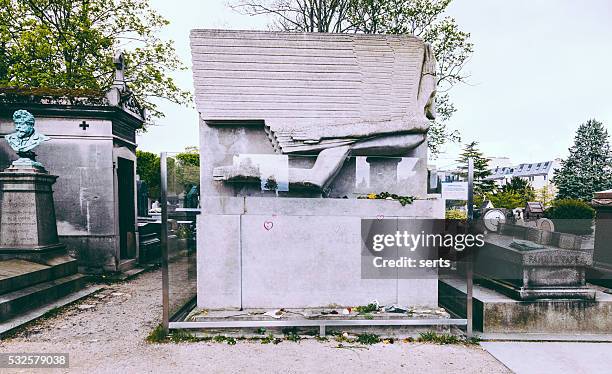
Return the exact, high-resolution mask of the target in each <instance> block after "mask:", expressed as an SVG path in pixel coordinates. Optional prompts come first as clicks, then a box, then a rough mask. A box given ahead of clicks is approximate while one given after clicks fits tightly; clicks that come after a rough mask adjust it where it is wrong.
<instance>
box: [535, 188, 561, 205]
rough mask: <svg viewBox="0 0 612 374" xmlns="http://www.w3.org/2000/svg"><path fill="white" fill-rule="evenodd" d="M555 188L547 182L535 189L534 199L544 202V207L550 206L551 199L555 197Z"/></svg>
mask: <svg viewBox="0 0 612 374" xmlns="http://www.w3.org/2000/svg"><path fill="white" fill-rule="evenodd" d="M555 195H556V193H555V188H554V185H552V184H547V185H545V186H542V188H538V189H537V190H536V197H535V201H539V202H541V203H542V204H544V206H545V207H548V206H550V204H551V203H552V201H553V200H554V199H555Z"/></svg>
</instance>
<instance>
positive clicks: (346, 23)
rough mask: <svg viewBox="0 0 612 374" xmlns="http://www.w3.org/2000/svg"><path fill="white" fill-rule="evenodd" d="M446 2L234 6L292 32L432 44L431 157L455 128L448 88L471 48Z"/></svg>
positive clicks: (262, 0)
mask: <svg viewBox="0 0 612 374" xmlns="http://www.w3.org/2000/svg"><path fill="white" fill-rule="evenodd" d="M451 1H452V0H236V1H234V3H233V4H234V5H233V7H234V9H236V10H238V11H241V12H243V13H246V14H250V15H268V16H271V17H272V25H271V26H272V28H274V29H279V30H285V31H298V32H337V33H365V34H381V33H386V34H409V35H414V36H417V37H420V38H422V39H423V40H424V41H425V42H428V43H430V44H431V45H432V47H433V50H434V54H435V57H436V60H437V61H438V72H437V77H438V93H437V95H436V110H437V114H438V118H437V119H436V120H435V121H432V124H431V128H430V130H429V137H428V146H429V149H430V151H431V154H432V155H433V156H435V155H436V154H438V153H439V152H440V148H441V146H442V145H443V144H445V143H446V142H447V141H453V142H456V141H459V140H460V136H459V132H458V131H456V130H454V131H451V130H450V129H449V128H448V126H447V125H446V123H447V121H448V119H449V118H450V117H451V116H452V115H453V113H455V112H456V108H455V106H454V105H453V103H452V101H451V98H450V96H449V90H450V89H451V88H452V87H453V86H454V85H455V84H457V83H459V82H465V80H466V79H467V75H466V74H465V73H464V72H463V69H464V67H465V65H466V63H467V61H468V59H469V57H470V56H471V55H472V52H473V51H474V45H473V44H472V42H471V41H470V34H469V33H467V32H465V31H462V30H461V29H460V27H459V25H458V24H457V23H456V21H455V20H454V19H453V18H452V17H449V16H445V14H444V13H445V11H446V9H447V8H448V6H449V4H450V3H451Z"/></svg>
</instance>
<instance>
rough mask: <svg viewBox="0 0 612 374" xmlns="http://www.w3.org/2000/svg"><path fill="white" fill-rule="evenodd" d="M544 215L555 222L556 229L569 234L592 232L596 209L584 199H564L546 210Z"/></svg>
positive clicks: (555, 202)
mask: <svg viewBox="0 0 612 374" xmlns="http://www.w3.org/2000/svg"><path fill="white" fill-rule="evenodd" d="M544 217H546V218H549V219H551V220H552V221H553V223H554V224H555V231H559V232H565V233H569V234H577V235H584V234H591V233H592V232H593V229H592V228H591V226H592V224H593V218H594V217H595V209H593V208H591V206H590V205H589V204H587V203H585V202H583V201H580V200H574V199H562V200H556V201H554V202H553V205H552V206H551V207H550V208H548V209H546V210H545V211H544Z"/></svg>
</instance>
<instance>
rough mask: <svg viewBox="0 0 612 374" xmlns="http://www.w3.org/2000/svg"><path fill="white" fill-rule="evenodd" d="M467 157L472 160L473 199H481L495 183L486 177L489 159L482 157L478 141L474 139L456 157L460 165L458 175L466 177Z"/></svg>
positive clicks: (488, 173) (491, 189)
mask: <svg viewBox="0 0 612 374" xmlns="http://www.w3.org/2000/svg"><path fill="white" fill-rule="evenodd" d="M469 158H472V159H473V160H474V200H475V201H482V198H484V196H485V195H486V194H488V193H491V192H493V191H494V190H495V183H494V182H493V181H492V180H487V179H486V178H487V177H488V176H490V175H491V171H490V170H489V161H490V159H488V158H486V157H484V155H483V154H482V152H480V150H478V142H475V141H474V142H471V143H468V144H466V145H465V147H464V148H463V151H462V152H461V154H459V158H458V159H457V163H459V164H460V165H461V166H459V170H460V173H459V175H460V176H462V177H467V173H468V159H469Z"/></svg>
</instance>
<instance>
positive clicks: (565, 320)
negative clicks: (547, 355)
mask: <svg viewBox="0 0 612 374" xmlns="http://www.w3.org/2000/svg"><path fill="white" fill-rule="evenodd" d="M438 290H439V295H440V306H441V307H443V308H445V309H447V310H448V311H449V312H451V313H452V314H454V315H457V316H459V317H463V318H465V315H466V312H465V311H466V309H465V307H466V304H465V302H466V291H465V290H466V285H465V282H464V281H460V280H449V279H445V280H441V281H440V284H439V288H438ZM592 291H593V293H594V294H595V298H594V299H593V300H569V299H541V300H533V301H518V300H514V299H512V298H510V297H508V296H506V295H504V294H502V293H499V292H496V291H494V290H490V289H488V288H485V287H482V286H480V285H474V291H473V295H474V299H473V306H474V329H475V330H478V331H481V332H483V333H552V334H572V333H575V334H580V333H583V334H610V333H612V295H610V294H607V293H604V292H601V291H600V290H598V289H595V288H592Z"/></svg>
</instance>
